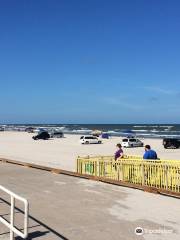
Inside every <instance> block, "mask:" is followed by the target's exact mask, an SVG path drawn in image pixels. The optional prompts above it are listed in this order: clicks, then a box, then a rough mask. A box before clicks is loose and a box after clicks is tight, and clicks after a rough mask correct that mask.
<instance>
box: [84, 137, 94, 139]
mask: <svg viewBox="0 0 180 240" xmlns="http://www.w3.org/2000/svg"><path fill="white" fill-rule="evenodd" d="M85 139H96V138H94V137H85Z"/></svg>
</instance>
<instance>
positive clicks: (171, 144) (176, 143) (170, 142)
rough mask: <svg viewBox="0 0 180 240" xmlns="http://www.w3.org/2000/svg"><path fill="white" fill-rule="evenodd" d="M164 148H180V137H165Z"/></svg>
mask: <svg viewBox="0 0 180 240" xmlns="http://www.w3.org/2000/svg"><path fill="white" fill-rule="evenodd" d="M163 145H164V148H180V138H164V139H163Z"/></svg>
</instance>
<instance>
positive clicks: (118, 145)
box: [114, 143, 123, 160]
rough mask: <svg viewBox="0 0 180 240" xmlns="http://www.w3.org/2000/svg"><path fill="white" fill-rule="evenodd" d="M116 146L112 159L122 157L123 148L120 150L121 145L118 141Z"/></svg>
mask: <svg viewBox="0 0 180 240" xmlns="http://www.w3.org/2000/svg"><path fill="white" fill-rule="evenodd" d="M116 147H117V148H118V150H117V151H116V152H115V155H114V159H115V160H117V159H118V158H122V157H123V150H122V146H121V144H120V143H118V144H117V145H116Z"/></svg>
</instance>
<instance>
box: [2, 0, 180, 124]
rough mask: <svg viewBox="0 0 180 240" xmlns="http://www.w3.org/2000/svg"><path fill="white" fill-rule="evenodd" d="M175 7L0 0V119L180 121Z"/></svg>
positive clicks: (100, 0)
mask: <svg viewBox="0 0 180 240" xmlns="http://www.w3.org/2000/svg"><path fill="white" fill-rule="evenodd" d="M179 9H180V2H179V1H178V0H177V1H176V0H172V1H170V0H169V1H167V0H151V1H146V0H126V1H125V0H86V1H84V0H76V1H74V0H69V1H66V0H31V1H25V0H24V1H23V0H17V1H14V0H6V1H0V82H1V94H0V102H1V114H0V122H1V123H180V120H179V119H180V108H179V104H180V44H179V43H180V14H179Z"/></svg>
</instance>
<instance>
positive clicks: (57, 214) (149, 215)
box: [0, 163, 180, 240]
mask: <svg viewBox="0 0 180 240" xmlns="http://www.w3.org/2000/svg"><path fill="white" fill-rule="evenodd" d="M0 184H1V185H3V186H4V187H7V188H8V189H10V190H11V191H13V192H15V193H17V194H20V195H21V196H22V197H25V198H27V199H28V200H29V203H30V224H29V238H28V239H38V240H39V239H45V240H46V239H48V240H55V239H63V240H84V239H86V240H97V239H98V240H101V239H102V240H136V239H138V240H142V239H145V240H151V239H153V240H161V239H162V240H169V239H172V240H176V239H177V240H179V239H180V200H178V199H175V198H170V197H166V196H161V195H155V194H151V193H146V192H142V191H140V190H134V189H129V188H124V187H120V186H113V185H109V184H105V183H101V182H95V181H91V180H84V179H81V178H75V177H69V176H65V175H56V174H52V173H49V172H46V171H42V170H37V169H31V168H25V167H21V166H16V165H12V164H7V163H4V164H3V163H1V164H0ZM0 198H1V199H0V215H3V216H4V217H6V218H7V219H8V218H9V205H8V202H9V197H8V196H7V195H5V194H4V193H2V192H0ZM20 209H22V205H20V204H19V203H18V202H17V209H16V222H17V226H18V227H19V228H22V219H23V218H22V217H23V215H22V213H21V211H20ZM137 227H141V228H143V229H144V232H145V233H144V234H143V235H141V236H138V235H136V234H135V228H137ZM153 231H156V234H155V232H153ZM157 232H158V233H157ZM7 237H8V229H7V228H6V227H4V226H3V225H2V224H1V223H0V239H8V238H7ZM19 239H21V238H19V237H16V240H19Z"/></svg>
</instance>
